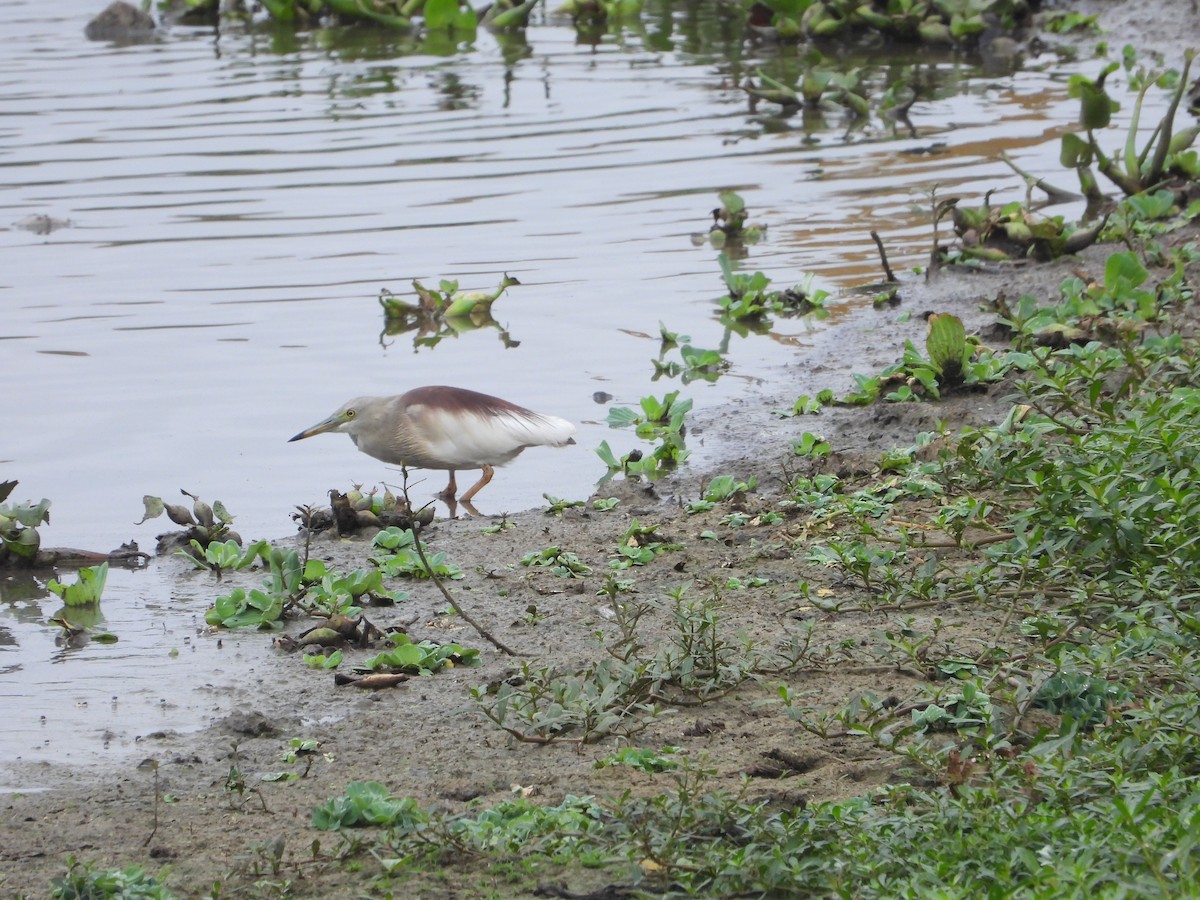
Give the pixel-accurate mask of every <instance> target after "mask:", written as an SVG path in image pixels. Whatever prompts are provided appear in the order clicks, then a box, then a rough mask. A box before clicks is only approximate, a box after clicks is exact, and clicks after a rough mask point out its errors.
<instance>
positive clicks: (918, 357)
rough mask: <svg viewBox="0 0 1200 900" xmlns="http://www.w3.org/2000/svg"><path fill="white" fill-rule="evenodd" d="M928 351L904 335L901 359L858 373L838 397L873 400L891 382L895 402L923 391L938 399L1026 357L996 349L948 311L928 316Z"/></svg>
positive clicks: (888, 396) (981, 381)
mask: <svg viewBox="0 0 1200 900" xmlns="http://www.w3.org/2000/svg"><path fill="white" fill-rule="evenodd" d="M925 352H926V354H928V355H922V354H921V352H920V351H919V350H918V349H917V348H916V347H915V346H914V345H913V342H912V341H905V342H904V356H903V357H902V358H901V360H900V362H898V363H896V364H894V365H891V366H888V367H886V368H885V369H884V370H883V371H882V372H880V373H879V374H877V375H872V376H864V375H859V374H855V375H854V380H855V382H856V384H857V389H856V390H855V391H852V392H851V393H849V394H847V395H846V396H844V397H842V398H841V400H840V401H839V402H841V403H844V404H849V405H852V406H859V405H864V404H868V403H873V402H874V401H875V400H876V399H878V397H879V396H880V394H881V393H882V392H883V391H884V389H885V388H888V387H894V388H895V389H894V390H892V391H890V392H889V393H888V394H886V396H885V399H886V400H889V401H891V402H898V401H900V402H902V401H909V400H920V399H922V398H924V397H930V398H932V399H934V400H938V399H941V396H942V393H943V392H945V391H947V390H953V389H956V388H962V387H971V386H977V385H985V384H988V383H990V382H993V381H998V380H999V379H1001V378H1003V377H1004V375H1005V374H1006V373H1007V372H1008V371H1009V370H1010V369H1011V368H1013V367H1014V366H1017V365H1020V364H1021V360H1022V357H1021V356H1020V355H1019V354H998V353H993V352H992V351H991V350H989V349H988V348H987V347H985V346H983V344H981V343H980V342H979V341H978V340H976V339H974V338H968V337H967V335H966V331H965V329H964V328H963V324H962V320H961V319H959V318H958V316H955V315H951V314H949V313H933V314H932V315H930V316H929V320H928V328H927V330H926V337H925Z"/></svg>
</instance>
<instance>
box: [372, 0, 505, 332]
mask: <svg viewBox="0 0 1200 900" xmlns="http://www.w3.org/2000/svg"><path fill="white" fill-rule="evenodd" d="M496 5H497V6H499V5H500V4H496ZM520 283H521V282H520V281H518V280H517V279H516V278H514V277H512V276H511V275H509V274H507V273H505V275H504V277H503V278H502V279H501V280H500V284H499V285H498V286H497V287H496V288H495V289H494V290H491V291H482V290H469V291H468V290H460V289H459V286H458V281H457V280H453V279H446V278H443V279H441V280H440V281H439V282H438V286H437V287H436V288H430V287H426V286H425V285H423V284H422V283H421V282H420V281H417V280H416V279H414V280H413V283H412V287H413V291H414V292H415V293H416V295H417V302H415V303H414V302H412V301H410V300H406V299H404V298H403V297H400V296H398V295H396V294H393V293H392V292H391V291H389V290H388V289H387V288H384V289H383V290H381V291H380V292H379V305H380V306H381V307H382V308H383V315H384V319H385V321H384V328H383V333H384V335H398V334H403V333H405V332H408V331H415V332H416V335H415V336H414V338H413V347H414V348H418V349H419V348H420V347H435V346H437V344H438V343H440V342H441V341H442V339H443V338H447V337H455V336H457V335H459V334H463V333H466V332H469V331H474V330H476V329H480V328H495V329H496V330H497V331H498V332H499V333H500V340H501V342H502V343H503V344H504V345H505V346H506V347H515V346H517V345H518V344H519V343H520V341H514V340H512V338H511V337H510V336H509V334H508V331H507V330H505V329H504V328H501V327H500V324H499V323H498V322H497V321H496V320H495V318H493V316H492V304H494V303H495V302H496V300H498V299H499V298H500V295H501V294H503V293H504V292H505V291H506V290H508V288H510V287H512V286H514V285H519V284H520ZM381 340H382V338H381Z"/></svg>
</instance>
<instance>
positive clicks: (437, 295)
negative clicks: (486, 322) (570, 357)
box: [379, 273, 521, 319]
mask: <svg viewBox="0 0 1200 900" xmlns="http://www.w3.org/2000/svg"><path fill="white" fill-rule="evenodd" d="M520 283H521V282H520V281H518V280H517V279H515V278H513V277H512V276H510V275H508V274H507V273H506V274H505V275H504V277H503V278H502V279H501V280H500V284H499V285H498V286H497V287H496V288H495V290H491V291H462V290H459V288H458V282H457V281H450V280H447V279H442V280H441V281H440V282H439V283H438V286H437V288H427V287H425V285H423V284H421V282H419V281H417V280H415V279H414V280H413V283H412V286H413V290H414V291H415V292H416V294H417V298H418V301H419V302H418V303H415V304H414V303H409V302H408V301H405V300H401V299H400V298H399V297H397V296H395V295H394V294H392V293H391V292H390V291H384V292H383V293H381V294H380V296H379V305H380V306H382V307H383V312H384V315H386V316H387V317H388V318H401V319H403V318H411V317H422V316H434V317H444V318H450V319H453V318H459V317H464V316H466V317H469V316H479V315H484V316H487V315H490V314H491V308H492V304H493V303H494V302H495V301H496V300H497V299H498V298H499V297H500V295H501V294H503V293H504V292H505V291H506V290H508V289H509V288H510V287H512V286H513V285H518V284H520Z"/></svg>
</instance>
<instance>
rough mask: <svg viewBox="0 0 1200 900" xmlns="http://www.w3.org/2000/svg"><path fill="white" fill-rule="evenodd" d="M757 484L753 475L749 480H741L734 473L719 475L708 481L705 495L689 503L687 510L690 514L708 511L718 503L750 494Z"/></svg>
mask: <svg viewBox="0 0 1200 900" xmlns="http://www.w3.org/2000/svg"><path fill="white" fill-rule="evenodd" d="M757 484H758V482H757V480H756V479H755V478H754V477H753V476H751V477H750V478H749V479H748V480H747V481H739V480H738V479H736V478H734V477H733V476H732V475H717V476H716V477H715V478H713V479H712V480H711V481H710V482H709V483H708V487H707V488H705V490H704V495H703V496H702V497H701V498H700V499H699V500H693V501H691V502H690V503H688V505H687V511H688V513H689V514H691V513H699V512H707V511H708V510H710V509H714V508H715V507H716V506H717V504H718V503H724V502H725V501H726V500H731V499H733V498H735V497H740V496H741V495H743V494H748V493H749V492H750V491H752V490H754V488H755V486H756V485H757Z"/></svg>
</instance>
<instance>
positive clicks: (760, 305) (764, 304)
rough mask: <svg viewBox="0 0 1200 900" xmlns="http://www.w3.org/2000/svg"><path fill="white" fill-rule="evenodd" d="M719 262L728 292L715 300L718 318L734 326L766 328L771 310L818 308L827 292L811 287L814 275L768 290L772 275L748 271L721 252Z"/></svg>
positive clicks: (808, 310)
mask: <svg viewBox="0 0 1200 900" xmlns="http://www.w3.org/2000/svg"><path fill="white" fill-rule="evenodd" d="M717 262H718V263H719V264H720V266H721V277H722V279H723V280H724V282H725V288H726V290H727V291H728V293H727V294H726V295H725V296H723V297H720V298H719V299H718V300H717V306H718V307H720V310H721V316H720V318H721V322H722V323H723V324H725V325H726V326H728V327H731V328H734V329H735V330H743V331H744V330H745V329H749V328H765V327H767V326H768V325H769V324H770V319H769V318H768V316H769V315H770V314H774V315H779V316H791V315H804V314H807V313H812V312H821V313H822V314H824V313H823V310H824V308H825V301H826V300H827V299H828V297H829V294H828V293H827V292H826V291H823V290H821V289H819V288H814V287H813V280H814V279H813V276H812V275H811V274H807V275H805V277H804V280H803V281H801V282H800V283H799V284H796V285H795V286H793V287H790V288H787V289H786V290H782V291H778V290H768V288H769V287H770V285H771V279H770V278H768V277H767V276H766V275H764V274H763V273H762V272H755V273H754V274H752V275H747V274H746V273H744V272H738V271H736V270H735V269H734V268H733V263H732V262H731V261H730V259H729V257H728V256H726V255H725V254H724V253H722V254H720V256H718V257H717Z"/></svg>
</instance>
